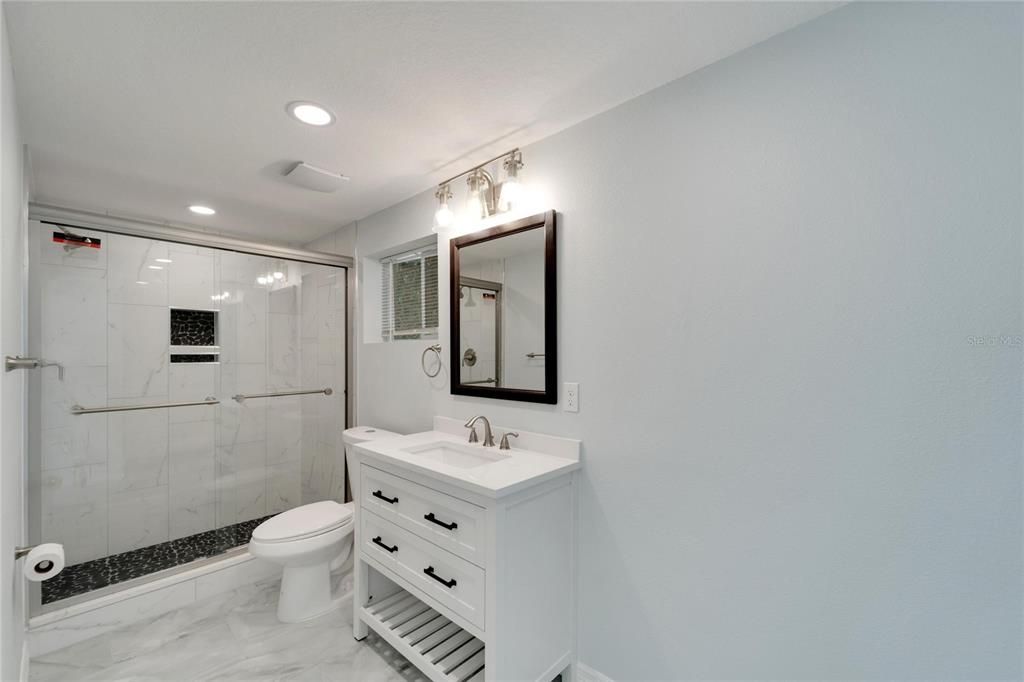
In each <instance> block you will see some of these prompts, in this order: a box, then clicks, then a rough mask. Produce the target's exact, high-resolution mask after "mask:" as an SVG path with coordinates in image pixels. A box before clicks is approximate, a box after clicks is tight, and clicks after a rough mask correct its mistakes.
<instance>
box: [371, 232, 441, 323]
mask: <svg viewBox="0 0 1024 682" xmlns="http://www.w3.org/2000/svg"><path fill="white" fill-rule="evenodd" d="M380 264H381V305H380V329H381V338H382V339H383V340H384V341H397V340H400V339H436V338H437V324H438V322H437V247H436V246H430V247H427V248H423V249H416V250H415V251H405V252H403V253H398V254H395V255H393V256H388V257H387V258H382V259H381V261H380Z"/></svg>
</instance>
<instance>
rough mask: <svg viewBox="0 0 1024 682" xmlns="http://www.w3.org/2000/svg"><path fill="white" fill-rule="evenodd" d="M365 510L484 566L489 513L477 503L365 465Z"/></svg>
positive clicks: (363, 468)
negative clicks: (486, 514)
mask: <svg viewBox="0 0 1024 682" xmlns="http://www.w3.org/2000/svg"><path fill="white" fill-rule="evenodd" d="M360 490H361V491H362V498H363V499H362V507H363V509H368V510H370V511H372V512H374V513H375V514H379V515H380V516H382V517H384V518H385V519H388V520H390V521H394V522H395V523H397V524H398V525H399V526H402V527H403V528H405V529H406V530H409V531H412V532H413V533H415V534H416V535H419V536H420V537H422V538H424V539H426V540H429V541H430V542H433V543H434V544H436V545H438V546H440V547H442V548H444V549H446V550H448V551H450V552H453V553H455V554H458V555H459V556H461V557H463V558H465V559H468V560H469V561H472V562H473V563H474V564H476V565H478V566H484V552H485V549H486V542H485V540H486V537H487V531H486V523H485V521H486V519H485V510H484V509H482V508H481V507H478V506H476V505H475V504H470V503H469V502H466V501H464V500H460V499H457V498H455V497H452V496H451V495H446V494H445V493H442V492H438V491H437V490H434V489H432V488H428V487H426V486H423V485H420V484H419V483H413V482H412V481H408V480H406V479H404V478H399V477H398V476H393V475H391V474H389V473H387V472H384V471H380V470H378V469H374V468H373V467H369V466H366V465H363V467H362V481H361V485H360Z"/></svg>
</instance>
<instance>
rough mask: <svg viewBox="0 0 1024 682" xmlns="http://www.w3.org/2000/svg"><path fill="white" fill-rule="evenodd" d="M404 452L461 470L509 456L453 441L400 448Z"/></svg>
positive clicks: (498, 460)
mask: <svg viewBox="0 0 1024 682" xmlns="http://www.w3.org/2000/svg"><path fill="white" fill-rule="evenodd" d="M399 449H400V450H402V451H403V452H407V453H409V454H410V455H416V456H417V457H423V458H424V459H429V460H431V461H434V462H439V463H441V464H447V465H449V466H453V467H459V468H460V469H472V468H474V467H478V466H483V465H485V464H493V463H494V462H500V461H501V460H503V459H506V458H507V457H508V456H509V455H506V454H498V453H497V452H490V451H491V450H497V448H487V450H484V449H483V447H481V446H479V445H476V446H473V445H461V444H458V443H452V442H451V441H435V442H432V443H421V444H419V445H413V446H410V447H406V448H399Z"/></svg>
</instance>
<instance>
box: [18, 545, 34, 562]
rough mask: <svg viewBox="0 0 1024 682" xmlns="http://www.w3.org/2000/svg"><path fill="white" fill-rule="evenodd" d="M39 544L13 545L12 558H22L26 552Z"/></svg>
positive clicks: (25, 555) (26, 554)
mask: <svg viewBox="0 0 1024 682" xmlns="http://www.w3.org/2000/svg"><path fill="white" fill-rule="evenodd" d="M38 546H39V545H31V546H29V547H15V548H14V560H15V561H17V560H18V559H23V558H25V557H27V556H28V553H29V552H31V551H32V550H33V549H35V548H36V547H38Z"/></svg>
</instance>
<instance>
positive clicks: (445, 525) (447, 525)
mask: <svg viewBox="0 0 1024 682" xmlns="http://www.w3.org/2000/svg"><path fill="white" fill-rule="evenodd" d="M423 518H425V519H426V520H427V521H430V522H431V523H436V524H437V525H439V526H441V527H442V528H447V529H448V530H455V529H456V528H458V527H459V524H457V523H455V522H454V521H452V522H451V523H445V522H444V521H438V520H437V518H436V517H435V516H434V512H430V513H429V514H424V515H423Z"/></svg>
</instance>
